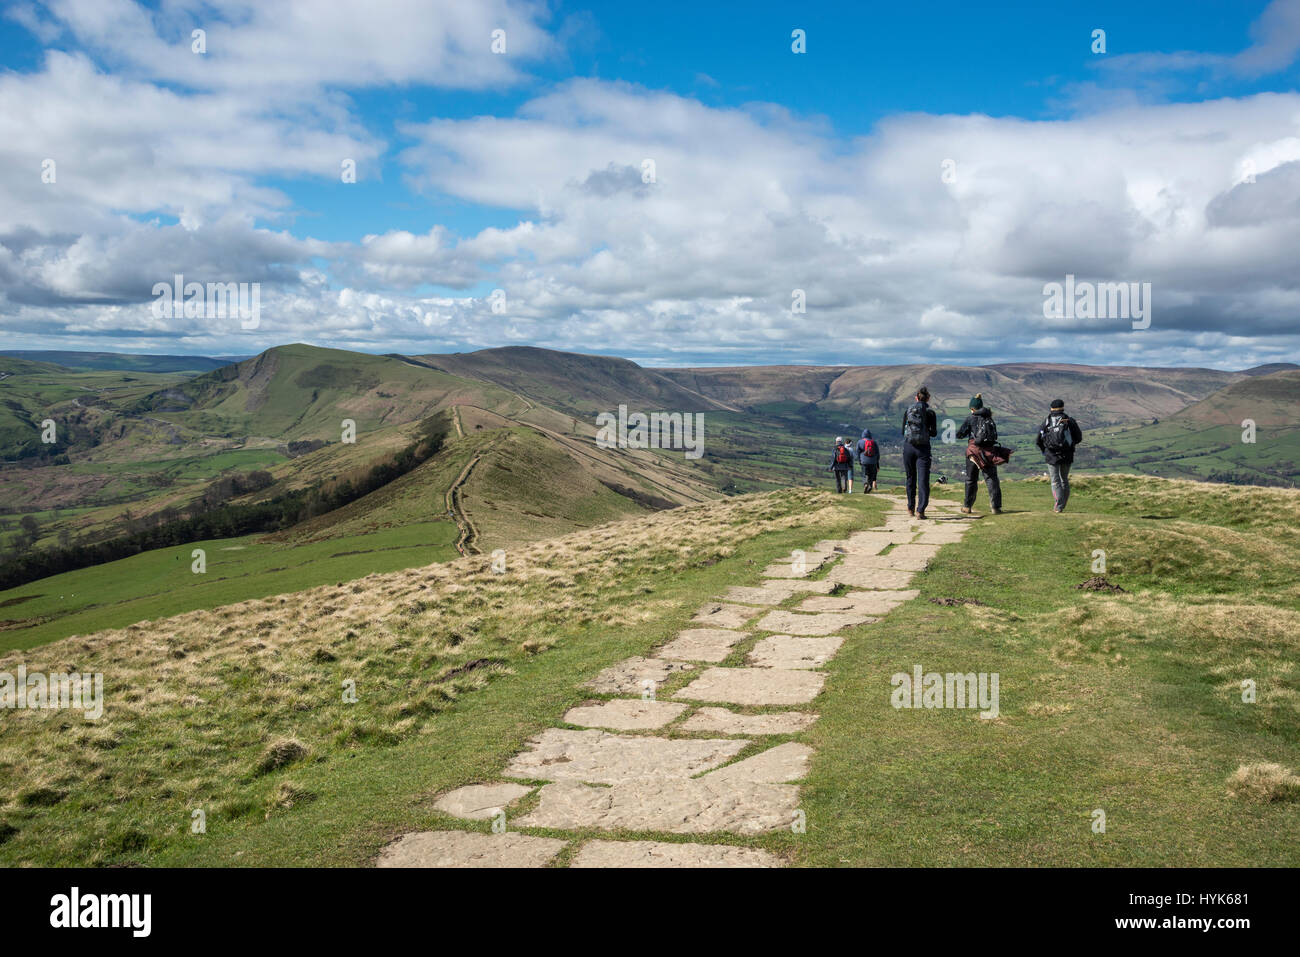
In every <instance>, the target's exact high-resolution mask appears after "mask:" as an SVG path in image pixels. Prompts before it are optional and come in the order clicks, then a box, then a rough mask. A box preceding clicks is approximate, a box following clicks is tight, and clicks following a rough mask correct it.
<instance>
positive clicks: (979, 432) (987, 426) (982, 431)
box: [970, 415, 998, 445]
mask: <svg viewBox="0 0 1300 957" xmlns="http://www.w3.org/2000/svg"><path fill="white" fill-rule="evenodd" d="M970 440H971V441H972V442H974V443H975V444H976V445H992V444H993V443H994V442H996V441H997V440H998V428H997V426H996V425H994V424H993V417H992V416H990V415H977V416H975V424H974V425H972V426H971V430H970Z"/></svg>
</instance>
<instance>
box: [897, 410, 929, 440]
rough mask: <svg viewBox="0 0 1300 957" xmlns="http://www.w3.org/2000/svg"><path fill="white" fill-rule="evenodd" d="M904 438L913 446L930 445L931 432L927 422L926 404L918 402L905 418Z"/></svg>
mask: <svg viewBox="0 0 1300 957" xmlns="http://www.w3.org/2000/svg"><path fill="white" fill-rule="evenodd" d="M903 438H905V439H906V440H907V441H909V442H911V443H912V444H913V445H929V444H930V430H929V428H928V427H927V424H926V421H925V403H923V402H917V403H916V404H914V405H913V406H912V407H911V408H910V409H908V410H907V415H906V416H904V418H903Z"/></svg>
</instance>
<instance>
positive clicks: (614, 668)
mask: <svg viewBox="0 0 1300 957" xmlns="http://www.w3.org/2000/svg"><path fill="white" fill-rule="evenodd" d="M693 670H695V665H691V664H687V663H686V662H684V661H663V660H662V659H659V658H628V659H626V660H624V661H620V662H619V663H618V664H616V665H611V666H610V667H608V668H606V669H605V670H604V671H602V672H601V673H600V674H598V675H596V677H594V678H592V679H591V680H590V681H588V682H587V683H586V684H585V685H584V686H583V687H586V688H590V689H591V690H592V691H596V692H599V693H600V694H643V693H644V692H645V691H646V682H652V689H653V688H654V687H658V686H659V685H660V684H662V683H663V682H664V681H665V680H667V679H668V678H669V677H670V676H672V675H674V674H677V673H678V672H682V671H693Z"/></svg>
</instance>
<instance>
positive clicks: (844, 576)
mask: <svg viewBox="0 0 1300 957" xmlns="http://www.w3.org/2000/svg"><path fill="white" fill-rule="evenodd" d="M826 577H827V578H829V579H830V580H831V581H833V582H835V583H836V584H841V585H852V586H853V587H854V588H906V587H907V586H908V585H910V584H911V583H912V572H907V571H899V570H891V569H886V568H867V567H864V566H862V565H856V564H850V563H849V562H845V563H844V564H843V565H838V566H836V567H835V568H832V569H831V572H830V574H829V575H827V576H826Z"/></svg>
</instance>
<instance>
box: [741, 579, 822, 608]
mask: <svg viewBox="0 0 1300 957" xmlns="http://www.w3.org/2000/svg"><path fill="white" fill-rule="evenodd" d="M834 587H835V583H834V582H829V581H824V580H820V579H819V580H817V581H809V580H807V579H804V578H773V579H770V580H768V581H767V582H765V583H764V584H763V585H761V586H759V587H757V588H754V587H749V586H746V585H732V586H731V587H730V588H728V589H727V591H726V593H725V594H724V595H722V596H721V598H722V600H724V601H733V602H740V603H741V604H746V605H779V604H781V602H783V601H785V600H786V599H787V598H789V597H790V596H791V595H795V594H798V593H799V592H801V591H802V592H811V593H821V594H823V595H824V594H826V593H827V592H829V591H830V590H831V589H833V588H834Z"/></svg>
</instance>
